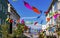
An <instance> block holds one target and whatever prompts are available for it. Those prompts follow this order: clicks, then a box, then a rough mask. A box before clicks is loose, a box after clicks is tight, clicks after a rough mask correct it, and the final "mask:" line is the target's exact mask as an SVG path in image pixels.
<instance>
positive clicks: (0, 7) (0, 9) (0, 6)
mask: <svg viewBox="0 0 60 38" xmlns="http://www.w3.org/2000/svg"><path fill="white" fill-rule="evenodd" d="M0 11H2V4H1V3H0Z"/></svg>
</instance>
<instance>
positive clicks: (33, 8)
mask: <svg viewBox="0 0 60 38" xmlns="http://www.w3.org/2000/svg"><path fill="white" fill-rule="evenodd" d="M32 10H33V11H34V12H36V13H37V14H40V11H39V10H38V9H37V8H35V7H33V6H32Z"/></svg>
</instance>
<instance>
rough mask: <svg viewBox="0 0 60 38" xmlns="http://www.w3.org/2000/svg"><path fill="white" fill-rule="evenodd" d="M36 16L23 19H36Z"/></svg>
mask: <svg viewBox="0 0 60 38" xmlns="http://www.w3.org/2000/svg"><path fill="white" fill-rule="evenodd" d="M34 18H37V17H23V18H21V19H34Z"/></svg>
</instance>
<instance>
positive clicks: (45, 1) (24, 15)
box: [8, 0, 52, 24]
mask: <svg viewBox="0 0 60 38" xmlns="http://www.w3.org/2000/svg"><path fill="white" fill-rule="evenodd" d="M8 1H9V2H10V3H11V4H12V6H13V7H14V8H15V9H16V11H17V13H18V14H19V15H20V17H21V18H20V19H24V20H25V21H33V22H35V21H37V22H38V23H41V21H42V20H43V22H42V24H46V16H45V14H44V12H45V11H47V10H48V8H49V6H50V4H51V2H52V0H16V1H13V0H8ZM23 1H26V2H28V3H29V4H30V5H31V6H34V7H36V8H37V9H39V10H42V14H37V13H35V12H33V11H32V10H30V9H28V8H26V7H25V6H24V2H23ZM39 15H41V17H40V18H39V19H36V18H37V17H38V16H39Z"/></svg>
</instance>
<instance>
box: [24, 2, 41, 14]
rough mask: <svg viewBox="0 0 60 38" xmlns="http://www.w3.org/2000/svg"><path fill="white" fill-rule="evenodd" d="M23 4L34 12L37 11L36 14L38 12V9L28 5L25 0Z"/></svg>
mask: <svg viewBox="0 0 60 38" xmlns="http://www.w3.org/2000/svg"><path fill="white" fill-rule="evenodd" d="M24 5H25V7H26V8H28V9H30V10H32V11H34V12H35V13H37V14H40V11H39V10H38V9H37V8H36V7H34V6H30V5H29V4H28V3H27V2H25V1H24Z"/></svg>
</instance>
